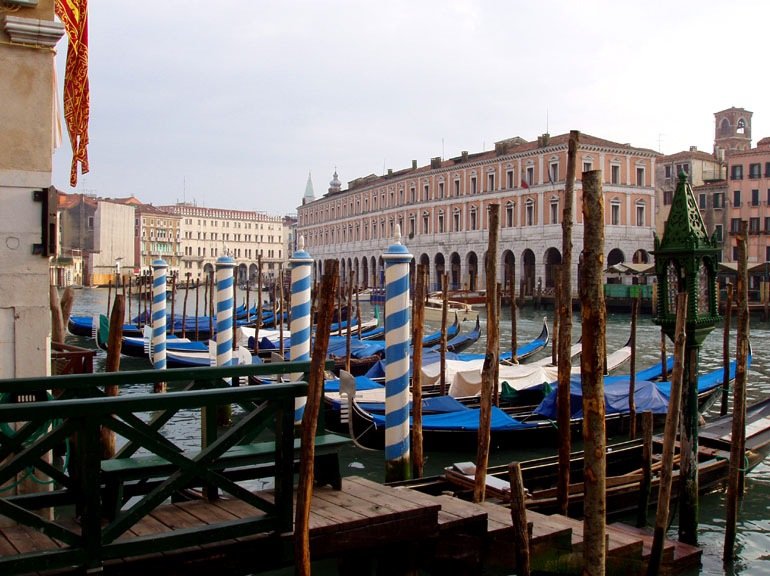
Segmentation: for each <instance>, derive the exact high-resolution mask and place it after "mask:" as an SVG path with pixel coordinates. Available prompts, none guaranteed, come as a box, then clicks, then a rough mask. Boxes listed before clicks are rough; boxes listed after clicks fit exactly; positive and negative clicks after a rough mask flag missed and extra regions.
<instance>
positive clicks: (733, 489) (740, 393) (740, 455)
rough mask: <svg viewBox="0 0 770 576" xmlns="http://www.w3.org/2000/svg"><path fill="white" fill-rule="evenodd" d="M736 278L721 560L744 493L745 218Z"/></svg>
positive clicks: (728, 557) (729, 556)
mask: <svg viewBox="0 0 770 576" xmlns="http://www.w3.org/2000/svg"><path fill="white" fill-rule="evenodd" d="M737 240H738V278H737V281H736V285H735V292H736V299H737V302H738V330H737V332H738V334H737V336H736V349H737V353H736V359H735V384H734V385H733V422H732V424H733V427H732V435H731V438H730V440H731V443H730V472H729V475H728V479H727V502H726V508H727V511H726V522H725V545H724V552H723V557H722V558H723V561H724V562H725V564H730V563H731V562H732V561H733V560H734V558H735V531H736V524H737V522H738V501H739V500H740V499H741V498H742V497H743V489H744V476H745V470H744V462H745V451H746V369H747V359H748V353H749V301H748V300H749V298H748V296H749V294H748V272H747V262H746V260H747V255H746V221H745V220H744V221H743V222H742V227H741V234H739V235H738V238H737Z"/></svg>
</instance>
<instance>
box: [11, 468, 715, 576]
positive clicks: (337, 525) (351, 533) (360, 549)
mask: <svg viewBox="0 0 770 576" xmlns="http://www.w3.org/2000/svg"><path fill="white" fill-rule="evenodd" d="M260 494H261V495H263V496H266V497H268V498H269V495H270V492H261V493H260ZM255 513H256V511H255V509H254V508H253V507H251V506H249V505H248V504H246V503H244V502H241V501H238V500H230V499H224V498H222V499H219V500H214V501H211V502H207V501H205V500H194V501H189V502H180V503H172V504H165V505H163V506H161V507H159V508H157V509H156V510H155V511H154V512H153V513H152V514H150V515H148V516H147V517H145V518H143V519H142V520H141V521H140V522H139V523H138V524H136V525H135V526H134V527H133V528H132V529H131V530H130V533H127V534H125V535H123V536H122V537H121V539H120V540H121V541H130V540H141V539H152V538H153V536H156V535H158V534H160V533H164V534H165V533H169V532H174V533H179V534H180V535H184V534H185V533H189V532H190V531H194V530H198V529H200V528H201V527H202V526H205V525H209V524H216V523H221V522H223V521H224V522H238V521H239V520H246V519H253V517H254V515H255ZM527 518H528V522H529V524H530V527H531V543H530V546H531V556H532V565H533V569H534V570H539V571H551V572H559V573H579V572H580V566H581V563H582V549H581V546H582V528H583V524H582V522H581V521H578V520H573V519H570V518H565V517H563V516H557V515H553V516H547V515H543V514H538V513H536V512H527ZM59 523H60V524H62V525H66V526H67V527H68V528H70V529H76V528H77V522H76V521H75V520H74V519H60V520H59ZM512 533H513V528H512V526H511V517H510V510H509V509H507V508H505V507H503V506H500V505H498V504H494V503H489V502H486V503H483V504H473V503H470V502H466V501H464V500H461V499H458V498H455V497H452V496H449V495H441V496H430V495H427V494H423V493H420V492H417V491H414V490H410V489H408V488H392V487H387V486H383V485H381V484H378V483H376V482H372V481H370V480H367V479H364V478H360V477H355V476H354V477H348V478H345V479H344V480H343V484H342V490H339V491H337V490H333V489H331V488H328V487H326V488H318V489H316V490H315V491H314V494H313V500H312V512H311V520H310V542H311V554H312V557H313V559H314V560H323V559H336V561H337V566H338V569H339V573H340V574H361V573H370V571H371V570H372V569H376V570H377V573H386V574H405V573H408V572H410V571H411V570H413V569H414V568H416V567H419V568H422V569H423V570H426V571H427V572H429V573H451V574H480V573H482V570H483V568H484V567H485V566H499V567H502V568H505V569H514V568H515V557H514V551H513V549H512V548H513V547H512V546H511V541H512ZM607 533H608V547H607V550H608V562H607V565H608V568H612V567H613V566H614V567H615V569H618V570H621V569H622V572H623V573H624V574H643V573H644V569H645V566H646V564H645V562H646V559H647V558H648V556H649V551H650V544H651V536H650V535H649V534H647V533H644V532H642V531H640V530H638V529H636V528H633V527H629V526H624V525H619V524H611V525H609V526H608V527H607ZM292 546H293V536H292V534H291V533H286V534H280V535H275V534H256V535H252V536H247V537H240V538H232V539H222V540H220V541H217V542H212V543H209V544H205V545H200V546H185V547H183V548H179V549H177V550H175V551H173V552H164V553H158V554H147V555H142V556H133V557H125V558H119V559H112V560H108V561H106V562H105V563H104V566H103V573H104V574H109V575H126V576H128V575H131V576H135V575H137V574H140V573H142V572H143V571H148V570H149V571H150V572H151V573H156V572H158V571H160V570H162V571H163V572H164V573H166V574H169V575H173V574H184V575H185V576H194V575H197V574H210V573H211V572H212V570H215V571H217V572H218V573H219V574H239V573H243V574H246V573H258V572H263V571H267V570H271V569H276V568H280V567H281V566H287V565H291V560H292V554H291V549H292ZM60 547H61V543H60V542H57V541H56V540H55V539H52V538H49V537H47V536H45V535H43V534H42V533H40V532H37V531H35V530H33V529H31V528H29V527H24V526H11V527H5V528H0V554H1V555H3V556H9V555H18V554H23V553H25V552H30V551H33V550H34V551H38V552H39V551H41V550H58V549H60ZM700 555H701V551H700V550H699V549H697V548H692V547H687V546H683V545H681V544H679V543H675V542H667V544H666V547H665V551H664V565H665V571H666V573H670V574H673V573H678V572H681V571H683V570H685V569H689V568H692V567H693V566H698V564H699V562H700ZM54 573H55V574H63V573H68V571H67V570H58V571H55V572H53V571H49V572H45V571H42V572H36V574H54Z"/></svg>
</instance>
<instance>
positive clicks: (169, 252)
mask: <svg viewBox="0 0 770 576" xmlns="http://www.w3.org/2000/svg"><path fill="white" fill-rule="evenodd" d="M181 220H182V217H181V216H179V215H177V214H171V213H169V212H167V211H165V210H161V209H160V208H157V207H155V206H153V205H152V204H142V203H141V202H139V203H138V204H137V205H136V217H135V221H134V243H135V248H134V258H135V260H136V267H135V268H134V272H135V273H137V274H146V275H151V274H152V263H153V261H154V260H157V259H158V258H162V259H163V260H165V262H166V264H168V275H169V276H177V277H178V275H179V270H180V267H181V263H182V255H183V248H182V231H181Z"/></svg>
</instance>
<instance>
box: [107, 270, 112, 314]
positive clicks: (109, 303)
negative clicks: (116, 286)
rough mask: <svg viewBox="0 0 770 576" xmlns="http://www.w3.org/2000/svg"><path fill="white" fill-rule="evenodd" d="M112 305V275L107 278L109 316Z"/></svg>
mask: <svg viewBox="0 0 770 576" xmlns="http://www.w3.org/2000/svg"><path fill="white" fill-rule="evenodd" d="M111 306H112V276H110V278H109V280H107V316H109V315H110V310H111V309H112V308H111Z"/></svg>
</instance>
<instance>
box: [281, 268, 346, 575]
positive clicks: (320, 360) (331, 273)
mask: <svg viewBox="0 0 770 576" xmlns="http://www.w3.org/2000/svg"><path fill="white" fill-rule="evenodd" d="M338 267H339V263H338V262H337V260H326V261H325V262H324V274H323V278H322V280H321V294H320V296H319V298H320V303H319V306H318V323H317V328H316V336H315V339H314V341H313V354H312V356H311V360H310V382H309V386H308V394H307V402H306V404H305V411H304V413H303V415H302V429H301V436H302V452H301V456H300V471H299V484H298V486H297V509H296V513H295V521H294V559H295V562H294V565H295V570H296V574H298V575H299V576H310V503H311V500H312V497H313V473H314V462H313V460H314V457H315V442H314V440H313V439H314V437H315V434H316V428H317V426H318V412H319V410H320V409H321V402H322V396H323V387H324V360H325V359H326V351H327V350H328V347H329V328H330V327H331V324H332V315H333V313H334V296H335V292H336V290H337V278H338V272H337V270H338ZM288 457H291V456H288ZM289 528H291V526H289Z"/></svg>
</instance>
